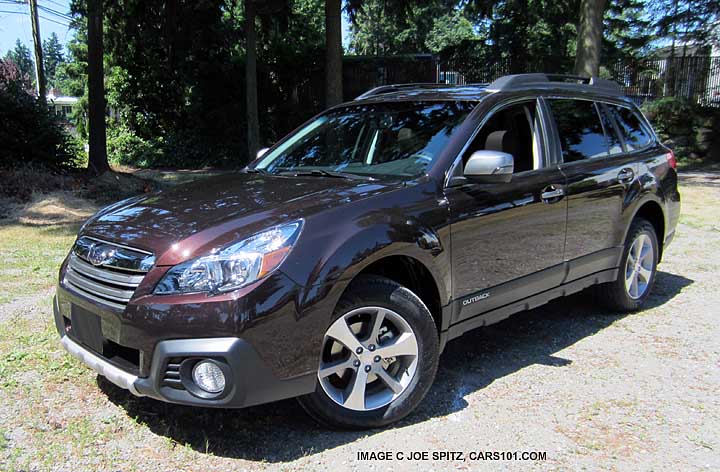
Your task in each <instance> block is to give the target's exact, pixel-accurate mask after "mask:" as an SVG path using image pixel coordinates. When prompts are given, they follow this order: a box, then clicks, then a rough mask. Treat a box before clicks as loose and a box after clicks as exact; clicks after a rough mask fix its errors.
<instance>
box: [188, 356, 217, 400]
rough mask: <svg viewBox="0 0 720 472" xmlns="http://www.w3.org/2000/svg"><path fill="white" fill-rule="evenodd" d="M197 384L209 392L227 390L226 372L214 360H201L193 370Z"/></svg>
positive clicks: (193, 377) (194, 380)
mask: <svg viewBox="0 0 720 472" xmlns="http://www.w3.org/2000/svg"><path fill="white" fill-rule="evenodd" d="M192 379H193V382H195V384H196V385H197V386H198V387H200V388H201V389H203V390H205V391H206V392H208V393H220V392H222V391H223V390H225V374H223V371H222V370H221V369H220V367H219V366H218V365H217V364H216V363H214V362H212V361H200V362H198V363H197V364H195V367H193V370H192Z"/></svg>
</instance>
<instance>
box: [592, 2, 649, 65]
mask: <svg viewBox="0 0 720 472" xmlns="http://www.w3.org/2000/svg"><path fill="white" fill-rule="evenodd" d="M646 4H647V0H615V1H611V2H608V5H607V9H606V11H605V20H604V25H603V26H604V30H605V31H604V35H603V43H602V48H603V49H602V61H603V62H604V63H606V64H608V63H613V62H615V61H617V60H632V59H639V58H640V56H641V55H642V54H643V53H645V52H646V51H647V49H648V46H649V44H650V42H651V41H652V39H653V35H652V31H651V30H650V21H649V20H648V19H647V14H646V11H645V8H646Z"/></svg>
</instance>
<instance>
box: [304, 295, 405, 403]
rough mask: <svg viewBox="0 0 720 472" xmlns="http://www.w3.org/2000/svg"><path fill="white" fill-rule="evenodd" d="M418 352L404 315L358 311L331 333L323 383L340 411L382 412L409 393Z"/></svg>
mask: <svg viewBox="0 0 720 472" xmlns="http://www.w3.org/2000/svg"><path fill="white" fill-rule="evenodd" d="M418 350H419V349H418V342H417V338H416V336H415V333H414V332H413V330H412V328H411V327H410V325H409V324H408V323H407V321H405V320H404V319H403V317H402V316H400V315H399V314H398V313H396V312H394V311H393V310H390V309H388V308H382V307H376V306H369V307H363V308H357V309H354V310H352V311H350V312H348V313H346V314H344V315H343V316H341V317H340V318H339V319H337V320H336V321H335V322H334V323H333V324H332V325H331V326H330V328H329V329H328V330H327V332H326V333H325V339H324V341H323V351H322V356H321V359H320V367H319V369H318V379H319V381H320V385H321V386H322V388H323V390H324V391H325V393H326V394H327V395H328V396H329V397H330V398H331V399H332V400H333V401H334V402H335V403H337V404H338V405H341V406H343V407H345V408H348V409H350V410H355V411H369V410H374V409H377V408H381V407H383V406H385V405H388V404H389V403H391V402H392V401H393V400H395V399H396V398H397V397H399V396H400V395H401V394H402V393H403V392H404V391H405V390H407V388H408V386H409V385H410V382H411V381H412V379H413V377H414V376H415V372H416V370H417V364H418Z"/></svg>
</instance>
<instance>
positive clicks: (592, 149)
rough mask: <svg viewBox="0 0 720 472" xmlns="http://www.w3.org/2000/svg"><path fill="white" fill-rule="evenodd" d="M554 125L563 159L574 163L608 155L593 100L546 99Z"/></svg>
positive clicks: (606, 143)
mask: <svg viewBox="0 0 720 472" xmlns="http://www.w3.org/2000/svg"><path fill="white" fill-rule="evenodd" d="M548 103H549V104H550V108H551V110H552V113H553V117H554V118H555V123H556V124H557V130H558V134H559V136H560V145H561V147H562V155H563V161H564V162H575V161H580V160H583V159H591V158H594V157H606V156H607V155H608V142H607V139H606V137H605V133H604V132H603V127H602V124H601V123H600V116H599V115H598V111H597V107H596V106H595V103H593V102H590V101H586V100H570V99H553V100H548Z"/></svg>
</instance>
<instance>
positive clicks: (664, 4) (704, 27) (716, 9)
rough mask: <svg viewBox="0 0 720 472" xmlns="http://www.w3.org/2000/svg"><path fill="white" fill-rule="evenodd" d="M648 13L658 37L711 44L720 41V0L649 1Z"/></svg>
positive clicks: (678, 41) (675, 41) (674, 40)
mask: <svg viewBox="0 0 720 472" xmlns="http://www.w3.org/2000/svg"><path fill="white" fill-rule="evenodd" d="M647 13H648V14H649V15H650V18H651V26H652V28H653V29H654V30H655V31H654V32H655V34H656V37H658V38H663V39H669V40H671V41H672V43H673V44H675V43H694V44H702V45H709V44H712V43H717V42H718V41H720V28H719V27H718V24H720V2H718V1H717V0H689V1H684V2H679V1H677V0H647Z"/></svg>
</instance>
